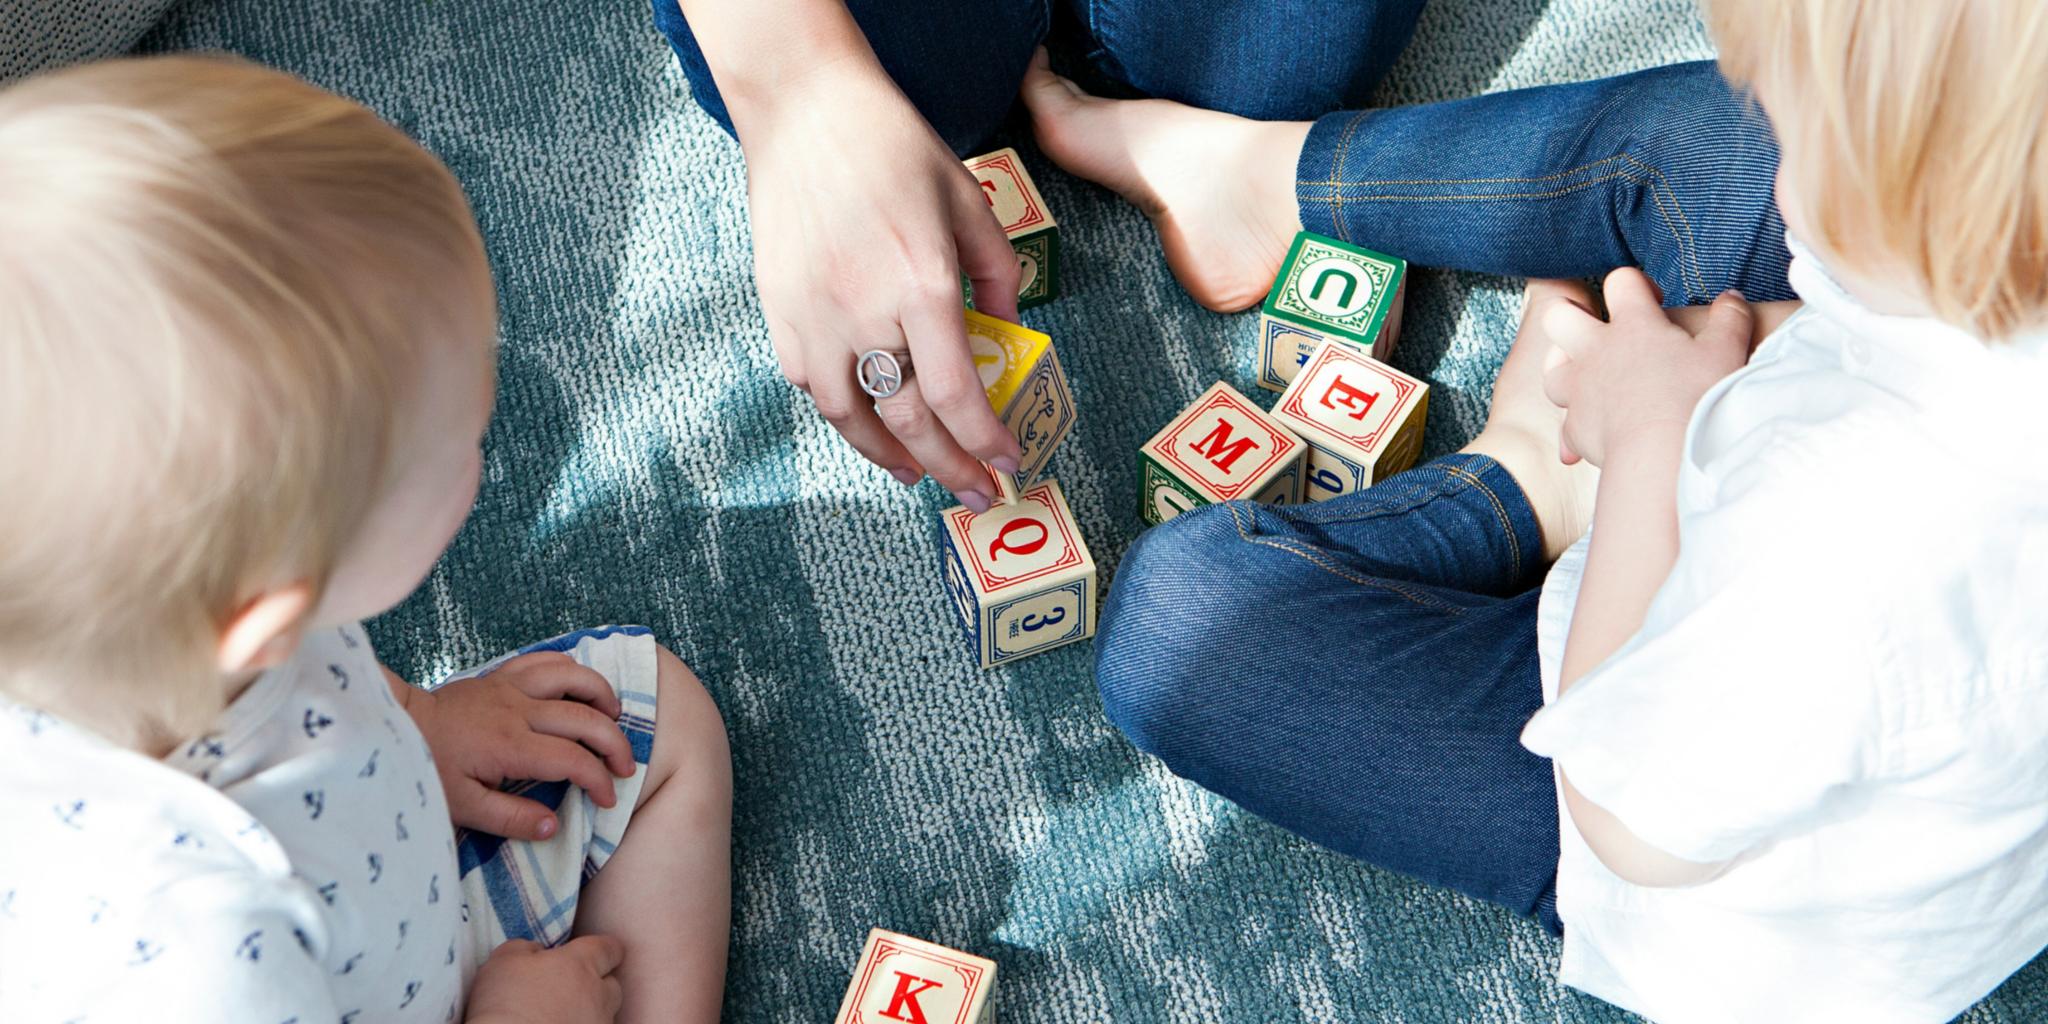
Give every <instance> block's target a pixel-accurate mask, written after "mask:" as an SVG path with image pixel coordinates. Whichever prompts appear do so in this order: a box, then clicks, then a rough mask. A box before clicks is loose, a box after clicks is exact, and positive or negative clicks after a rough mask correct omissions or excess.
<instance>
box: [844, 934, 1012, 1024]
mask: <svg viewBox="0 0 2048 1024" xmlns="http://www.w3.org/2000/svg"><path fill="white" fill-rule="evenodd" d="M995 986H996V965H995V961H993V960H987V959H984V958H982V957H978V956H975V955H974V954H972V953H962V952H960V951H959V950H955V949H947V948H946V947H944V946H941V945H938V944H937V943H932V942H926V941H924V940H922V939H913V938H911V937H910V936H908V935H898V934H896V933H895V932H890V931H883V930H882V929H880V928H876V929H874V930H873V931H870V932H868V941H867V945H866V946H865V947H863V948H862V950H861V954H860V962H859V963H858V964H855V965H854V968H853V983H852V984H851V985H848V986H847V988H846V997H845V998H844V999H842V1000H841V1001H840V1003H839V1015H838V1016H837V1017H834V1018H833V1024H993V1022H994V1021H995V1017H996V1008H995V1007H996V1001H995Z"/></svg>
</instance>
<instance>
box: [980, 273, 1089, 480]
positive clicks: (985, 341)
mask: <svg viewBox="0 0 2048 1024" xmlns="http://www.w3.org/2000/svg"><path fill="white" fill-rule="evenodd" d="M967 346H968V350H969V353H970V354H971V355H972V356H973V358H974V368H975V370H976V371H977V372H978V373H980V374H981V387H982V390H983V392H985V393H986V394H987V395H988V404H989V407H990V408H992V409H994V410H995V411H996V417H997V418H999V419H1001V420H1002V421H1003V425H1004V426H1007V427H1009V428H1010V436H1012V437H1014V438H1016V439H1017V446H1018V447H1020V448H1022V449H1024V458H1023V459H1022V460H1020V461H1019V463H1018V466H1017V475H1016V476H1014V477H1011V476H1008V475H1006V474H1003V473H1000V472H998V471H997V470H996V468H995V467H994V466H990V465H988V464H987V463H983V464H982V468H983V469H985V470H987V471H988V476H989V482H990V483H991V484H993V485H994V489H993V490H991V491H990V492H989V493H990V496H991V497H994V498H996V499H997V500H999V501H1001V502H1003V503H1004V504H1008V503H1010V502H1013V501H1016V500H1017V496H1018V495H1019V494H1022V493H1024V491H1025V489H1026V488H1028V487H1030V486H1031V485H1032V484H1034V483H1037V482H1038V478H1039V477H1040V476H1041V475H1043V474H1044V473H1045V464H1046V463H1047V462H1049V461H1051V459H1052V452H1053V449H1054V448H1057V447H1059V444H1060V441H1061V440H1063V439H1064V438H1065V437H1066V436H1067V431H1068V430H1070V429H1072V428H1073V426H1074V420H1075V418H1076V415H1075V411H1074V393H1073V392H1072V391H1070V390H1068V388H1067V374H1066V371H1065V370H1063V369H1061V368H1060V357H1059V355H1058V353H1055V352H1054V351H1053V348H1052V339H1051V338H1049V337H1047V336H1046V335H1043V334H1040V333H1039V332H1037V331H1034V330H1032V329H1030V328H1029V327H1019V326H1017V325H1016V324H1013V323H1010V322H1009V321H1007V320H998V319H996V318H995V317H992V316H987V315H984V314H981V313H977V312H975V311H974V310H971V309H970V310H967Z"/></svg>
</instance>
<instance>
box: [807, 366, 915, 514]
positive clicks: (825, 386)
mask: <svg viewBox="0 0 2048 1024" xmlns="http://www.w3.org/2000/svg"><path fill="white" fill-rule="evenodd" d="M888 334H889V335H893V334H894V331H893V329H892V330H891V331H890V332H888ZM854 344H859V342H855V343H854ZM897 344H898V343H897V341H896V340H895V338H894V337H891V336H887V335H882V334H878V335H877V336H876V337H875V338H874V339H873V342H872V344H869V345H868V348H879V349H889V350H895V349H896V347H897ZM863 351H865V350H863ZM857 358H858V357H857V355H856V353H855V352H854V351H853V350H852V349H851V348H841V349H840V350H839V351H838V352H837V353H835V354H833V355H830V356H827V357H824V358H820V359H817V360H814V361H813V363H814V366H815V367H816V370H817V372H816V373H815V374H813V375H812V377H811V378H810V383H811V399H812V401H815V402H816V403H817V404H818V415H820V416H823V417H825V422H827V423H830V424H832V429H834V430H837V431H839V436H841V437H844V438H846V443H847V444H850V445H852V446H853V449H854V451H857V452H859V453H861V456H862V457H863V458H866V459H867V460H868V461H869V462H872V463H874V464H875V465H877V466H880V467H882V468H883V469H886V470H888V471H889V475H890V476H893V477H895V478H896V479H897V480H899V481H901V482H902V483H904V484H914V483H916V482H917V481H918V480H920V479H921V478H923V476H924V470H925V464H924V463H922V462H920V461H919V460H918V458H917V456H915V455H913V454H911V452H910V450H909V449H907V448H905V447H904V445H903V444H902V442H900V441H899V440H897V438H896V436H895V435H893V434H891V433H890V432H889V428H888V427H887V426H886V425H884V423H883V422H882V418H881V417H880V416H878V415H877V414H876V412H875V400H874V399H872V398H870V397H868V394H867V392H865V391H862V390H861V389H860V382H859V379H858V378H857V377H856V376H855V375H854V365H855V362H856V360H857ZM919 369H920V370H921V369H922V367H919Z"/></svg>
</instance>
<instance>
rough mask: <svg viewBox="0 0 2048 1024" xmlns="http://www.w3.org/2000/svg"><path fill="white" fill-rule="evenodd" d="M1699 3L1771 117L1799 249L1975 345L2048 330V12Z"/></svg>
mask: <svg viewBox="0 0 2048 1024" xmlns="http://www.w3.org/2000/svg"><path fill="white" fill-rule="evenodd" d="M1705 6H1706V14H1707V20H1708V24H1709V26H1710V27H1711V28H1712V30H1713V34H1714V38H1715V40H1716V42H1717V43H1718V44H1719V46H1720V50H1721V66H1722V68H1723V69H1724V70H1725V71H1726V72H1727V73H1728V76H1729V77H1730V78H1731V79H1733V80H1735V81H1737V82H1738V83H1742V84H1745V85H1748V86H1749V87H1751V88H1752V89H1753V90H1754V91H1755V92H1756V94H1757V95H1758V96H1760V97H1761V98H1762V99H1763V100H1764V101H1765V103H1766V104H1767V105H1768V106H1769V108H1770V114H1771V117H1772V121H1773V125H1774V127H1775V128H1776V130H1777V133H1778V137H1779V139H1780V140H1781V141H1782V143H1783V148H1784V153H1785V166H1784V173H1785V174H1786V179H1787V181H1788V183H1789V184H1790V186H1791V192H1792V196H1793V201H1794V202H1795V203H1796V204H1797V205H1798V207H1799V209H1798V210H1797V211H1796V213H1798V214H1800V215H1802V216H1801V218H1800V219H1803V220H1804V222H1805V223H1804V224H1803V225H1802V227H1803V230H1804V234H1805V236H1806V237H1804V238H1803V240H1804V241H1806V242H1807V243H1808V244H1810V245H1812V246H1814V247H1815V248H1816V249H1817V250H1819V251H1820V252H1821V253H1822V255H1823V256H1824V257H1825V258H1826V259H1827V260H1828V261H1829V262H1830V263H1832V264H1835V265H1838V266H1841V267H1842V268H1843V269H1845V270H1853V271H1856V272H1860V273H1862V274H1864V275H1865V276H1868V277H1872V278H1875V279H1876V280H1875V281H1874V282H1873V283H1875V284H1883V283H1885V282H1886V281H1887V280H1893V281H1898V282H1899V283H1900V284H1902V285H1904V286H1905V287H1906V288H1907V290H1908V291H1909V292H1911V293H1912V295H1913V297H1914V298H1915V299H1917V300H1920V301H1921V302H1923V303H1924V304H1925V305H1926V306H1927V307H1928V308H1929V309H1930V310H1931V311H1932V313H1933V315H1934V316H1936V317H1937V318H1939V319H1941V320H1943V321H1945V322H1947V323H1950V324H1953V325H1955V326H1957V327H1960V328H1963V329H1964V330H1967V331H1969V332H1971V333H1972V334H1974V335H1976V336H1978V337H1980V338H1986V339H1996V338H2003V337H2009V336H2011V335H2013V334H2016V333H2019V332H2021V331H2025V330H2028V329H2032V328H2037V327H2040V326H2041V325H2042V323H2043V321H2044V320H2048V138H2044V130H2048V4H2044V3H2042V2H2041V0H1927V2H1921V0H1708V2H1707V4H1706V5H1705ZM1901 278H1904V280H1900V279H1901Z"/></svg>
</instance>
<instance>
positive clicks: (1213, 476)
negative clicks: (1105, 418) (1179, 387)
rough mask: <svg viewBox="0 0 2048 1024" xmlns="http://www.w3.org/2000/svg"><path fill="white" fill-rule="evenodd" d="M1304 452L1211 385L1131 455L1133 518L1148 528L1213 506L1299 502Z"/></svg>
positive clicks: (1248, 405)
mask: <svg viewBox="0 0 2048 1024" xmlns="http://www.w3.org/2000/svg"><path fill="white" fill-rule="evenodd" d="M1307 448H1308V446H1307V445H1305V444H1303V443H1302V441H1301V439H1300V438H1298V437H1296V436H1294V432H1293V431H1291V430H1289V429H1288V428H1287V427H1285V426H1283V425H1282V424H1281V423H1280V422H1279V421H1278V420H1275V419H1274V418H1273V417H1271V416H1268V415H1267V414H1266V412H1265V410H1263V409H1260V408H1259V407H1258V406H1257V405H1254V404H1252V400H1251V399H1249V398H1246V397H1245V396H1244V395H1242V394H1240V393H1238V390H1237V389H1236V388H1233V387H1231V386H1230V385H1228V384H1225V383H1223V382H1222V381H1217V382H1216V384H1215V385H1214V386H1212V387H1210V388H1209V390H1207V391H1204V392H1202V395H1201V397H1200V398H1197V399H1195V401H1194V404H1193V405H1190V406H1188V407H1187V408H1186V409H1183V410H1181V413H1180V415H1178V416H1175V417H1174V418H1173V422H1171V423H1168V424H1167V425H1166V426H1165V427H1164V428H1162V429H1161V430H1160V431H1159V433H1157V434H1154V435H1152V440H1150V441H1147V442H1145V446H1144V447H1143V448H1140V449H1138V479H1139V489H1140V494H1139V502H1140V507H1139V509H1138V514H1139V516H1140V517H1141V518H1143V519H1144V520H1145V522H1146V523H1147V524H1149V525H1153V526H1156V525H1158V524H1160V523H1163V522H1165V521H1166V520H1168V519H1171V518H1173V517H1174V516H1176V515H1179V514H1180V513H1182V512H1186V511H1187V510H1188V509H1191V508H1194V507H1195V506H1197V505H1209V504H1213V503H1215V502H1219V501H1234V500H1236V499H1239V498H1249V499H1253V500H1257V501H1264V502H1268V503H1271V504H1277V505H1284V504H1288V503H1290V502H1296V501H1300V500H1301V474H1302V456H1303V454H1304V453H1305V452H1306V451H1307Z"/></svg>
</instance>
